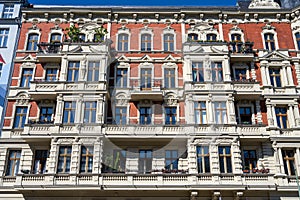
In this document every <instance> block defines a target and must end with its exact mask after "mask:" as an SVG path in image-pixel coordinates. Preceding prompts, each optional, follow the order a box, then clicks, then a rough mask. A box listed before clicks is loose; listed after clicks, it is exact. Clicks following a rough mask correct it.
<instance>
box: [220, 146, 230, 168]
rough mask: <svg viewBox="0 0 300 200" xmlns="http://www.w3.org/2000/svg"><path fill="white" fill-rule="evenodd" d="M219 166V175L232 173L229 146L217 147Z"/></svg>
mask: <svg viewBox="0 0 300 200" xmlns="http://www.w3.org/2000/svg"><path fill="white" fill-rule="evenodd" d="M219 164H220V172H221V173H232V164H231V149H230V147H229V146H220V147H219Z"/></svg>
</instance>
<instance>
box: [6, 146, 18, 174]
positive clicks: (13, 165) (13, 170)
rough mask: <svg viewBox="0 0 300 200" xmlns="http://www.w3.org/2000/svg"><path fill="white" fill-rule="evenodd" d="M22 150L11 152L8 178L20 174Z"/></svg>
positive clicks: (7, 171)
mask: <svg viewBox="0 0 300 200" xmlns="http://www.w3.org/2000/svg"><path fill="white" fill-rule="evenodd" d="M20 157H21V150H9V151H8V160H7V167H6V173H5V175H6V176H16V175H17V174H18V172H19V165H20Z"/></svg>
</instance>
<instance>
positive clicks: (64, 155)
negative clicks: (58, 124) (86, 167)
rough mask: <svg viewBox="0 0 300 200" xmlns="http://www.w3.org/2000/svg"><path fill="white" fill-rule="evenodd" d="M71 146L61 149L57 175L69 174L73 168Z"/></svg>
mask: <svg viewBox="0 0 300 200" xmlns="http://www.w3.org/2000/svg"><path fill="white" fill-rule="evenodd" d="M71 153H72V147H71V146H61V147H59V154H58V163H57V173H68V172H70V168H71Z"/></svg>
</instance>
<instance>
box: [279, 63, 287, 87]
mask: <svg viewBox="0 0 300 200" xmlns="http://www.w3.org/2000/svg"><path fill="white" fill-rule="evenodd" d="M281 76H282V79H281V84H282V86H283V87H284V86H288V85H289V81H288V79H287V74H286V66H285V65H283V66H282V70H281Z"/></svg>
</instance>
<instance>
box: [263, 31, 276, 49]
mask: <svg viewBox="0 0 300 200" xmlns="http://www.w3.org/2000/svg"><path fill="white" fill-rule="evenodd" d="M264 39H265V48H266V49H267V50H269V51H274V50H275V39H274V34H272V33H265V34H264Z"/></svg>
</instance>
